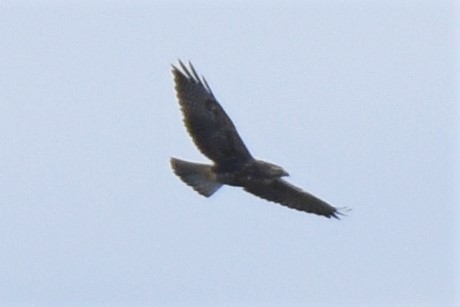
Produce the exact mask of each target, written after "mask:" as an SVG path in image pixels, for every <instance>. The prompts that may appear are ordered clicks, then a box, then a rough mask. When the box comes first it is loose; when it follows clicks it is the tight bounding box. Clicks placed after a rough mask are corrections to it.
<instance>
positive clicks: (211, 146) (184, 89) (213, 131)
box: [172, 61, 252, 165]
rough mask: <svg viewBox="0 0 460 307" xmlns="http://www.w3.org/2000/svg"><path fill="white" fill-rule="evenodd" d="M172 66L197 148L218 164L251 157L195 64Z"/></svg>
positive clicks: (186, 118) (243, 160) (184, 113)
mask: <svg viewBox="0 0 460 307" xmlns="http://www.w3.org/2000/svg"><path fill="white" fill-rule="evenodd" d="M179 64H180V66H181V68H182V71H181V70H179V69H178V68H177V67H175V66H173V69H172V72H173V74H174V81H175V83H176V92H177V97H178V99H179V104H180V106H181V110H182V113H183V115H184V123H185V126H186V127H187V130H188V132H189V134H190V136H191V137H192V138H193V141H194V143H195V145H196V146H197V147H198V149H199V150H200V151H201V152H202V153H203V154H204V155H206V156H207V157H208V158H209V159H211V160H213V161H214V162H215V163H216V164H218V165H233V164H237V163H241V162H245V161H247V160H248V159H252V156H251V154H250V153H249V151H248V149H247V148H246V146H245V145H244V143H243V141H242V140H241V138H240V136H239V135H238V132H237V131H236V128H235V126H234V125H233V123H232V121H231V119H230V118H229V117H228V115H227V114H226V113H225V111H224V109H223V108H222V107H221V106H220V104H219V103H218V102H217V100H216V98H215V97H214V95H213V93H212V91H211V89H210V87H209V85H208V83H207V82H206V80H205V79H204V78H202V79H200V78H199V76H198V74H197V73H196V71H195V69H194V68H193V66H192V64H191V63H189V65H190V70H189V69H188V68H187V67H186V66H185V65H184V64H183V63H182V62H181V61H179Z"/></svg>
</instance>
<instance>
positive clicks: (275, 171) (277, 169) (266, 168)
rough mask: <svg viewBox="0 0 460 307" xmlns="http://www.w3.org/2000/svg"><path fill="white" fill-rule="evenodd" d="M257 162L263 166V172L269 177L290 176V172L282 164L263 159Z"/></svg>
mask: <svg viewBox="0 0 460 307" xmlns="http://www.w3.org/2000/svg"><path fill="white" fill-rule="evenodd" d="M257 162H258V164H259V165H260V166H261V168H260V169H261V170H262V172H263V173H264V174H265V175H267V176H268V177H283V176H289V173H288V172H286V171H285V170H284V169H283V168H282V167H281V166H278V165H276V164H272V163H269V162H265V161H261V160H258V161H257Z"/></svg>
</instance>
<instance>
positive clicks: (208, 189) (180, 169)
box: [171, 158, 222, 197]
mask: <svg viewBox="0 0 460 307" xmlns="http://www.w3.org/2000/svg"><path fill="white" fill-rule="evenodd" d="M171 167H172V168H173V170H174V173H175V174H176V175H177V176H179V178H180V179H181V180H182V181H183V182H185V183H186V184H188V185H189V186H191V187H192V188H193V189H194V190H195V191H197V192H198V193H200V194H201V195H203V196H206V197H209V196H211V195H212V194H214V192H216V191H217V190H218V189H219V188H220V187H221V186H222V184H221V183H219V182H217V181H216V180H215V178H216V176H215V174H214V172H213V171H212V168H211V166H210V165H207V164H201V163H193V162H188V161H183V160H180V159H176V158H171Z"/></svg>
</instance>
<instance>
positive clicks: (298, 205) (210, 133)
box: [171, 61, 342, 218]
mask: <svg viewBox="0 0 460 307" xmlns="http://www.w3.org/2000/svg"><path fill="white" fill-rule="evenodd" d="M179 64H180V67H181V68H182V70H180V69H178V68H177V67H175V66H173V69H172V72H173V75H174V81H175V83H176V92H177V97H178V99H179V104H180V107H181V110H182V113H183V115H184V123H185V126H186V127H187V130H188V132H189V134H190V136H191V137H192V139H193V142H194V143H195V145H196V146H197V147H198V149H199V150H200V151H201V152H202V153H203V154H204V155H205V156H207V157H208V158H209V159H211V160H212V161H213V162H214V165H206V164H200V163H192V162H187V161H183V160H179V159H176V158H171V166H172V168H173V170H174V172H175V174H176V175H177V176H179V177H180V178H181V179H182V181H184V182H185V183H186V184H188V185H189V186H191V187H192V188H193V189H194V190H195V191H197V192H198V193H200V194H201V195H203V196H206V197H209V196H211V195H212V194H213V193H214V192H215V191H217V190H218V189H219V188H220V187H221V186H222V185H224V184H227V185H231V186H237V187H242V188H243V189H244V190H245V191H247V192H249V193H252V194H254V195H256V196H259V197H261V198H264V199H266V200H269V201H273V202H276V203H279V204H281V205H283V206H287V207H289V208H293V209H297V210H300V211H304V212H308V213H314V214H317V215H322V216H325V217H328V218H330V217H335V218H338V215H340V214H342V213H341V212H340V211H339V210H338V209H337V208H334V207H332V206H331V205H329V204H328V203H326V202H324V201H322V200H320V199H319V198H317V197H315V196H313V195H311V194H309V193H307V192H305V191H303V190H301V189H300V188H298V187H296V186H294V185H292V184H290V183H288V182H287V181H285V180H283V179H282V177H283V176H288V173H287V172H286V171H285V170H283V169H282V168H281V167H279V166H277V165H274V164H271V163H268V162H264V161H260V160H256V159H254V158H253V157H252V155H251V153H250V152H249V150H248V149H247V148H246V145H244V143H243V141H242V140H241V138H240V136H239V134H238V132H237V131H236V128H235V125H234V124H233V122H232V121H231V119H230V118H229V117H228V115H227V114H226V113H225V111H224V109H223V108H222V107H221V105H220V104H219V103H218V102H217V100H216V98H215V97H214V94H213V93H212V91H211V88H210V87H209V85H208V83H207V82H206V80H205V79H204V78H200V77H199V76H198V74H197V73H196V71H195V69H194V68H193V66H192V64H191V63H189V66H190V69H189V68H187V67H186V66H185V65H184V64H183V63H182V62H181V61H179Z"/></svg>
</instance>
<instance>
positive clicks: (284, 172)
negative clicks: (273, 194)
mask: <svg viewBox="0 0 460 307" xmlns="http://www.w3.org/2000/svg"><path fill="white" fill-rule="evenodd" d="M282 176H283V177H284V176H289V173H288V172H286V171H285V170H284V169H283V174H282Z"/></svg>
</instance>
